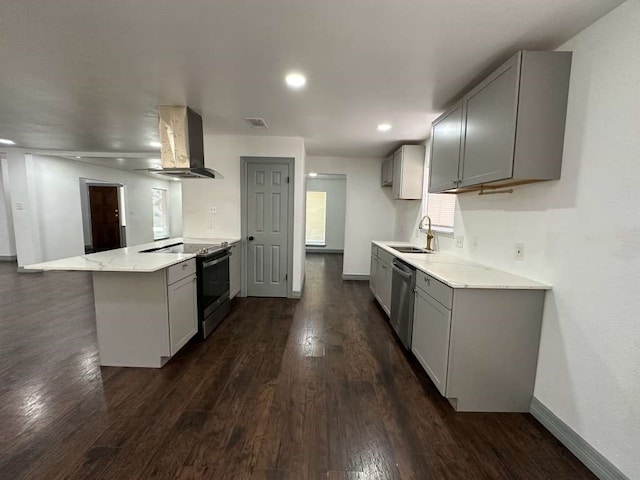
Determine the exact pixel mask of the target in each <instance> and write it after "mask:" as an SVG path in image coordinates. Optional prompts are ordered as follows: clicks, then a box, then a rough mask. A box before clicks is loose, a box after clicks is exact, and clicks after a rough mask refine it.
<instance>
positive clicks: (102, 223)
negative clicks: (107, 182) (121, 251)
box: [89, 186, 120, 252]
mask: <svg viewBox="0 0 640 480" xmlns="http://www.w3.org/2000/svg"><path fill="white" fill-rule="evenodd" d="M89 205H90V208H91V235H92V236H93V250H94V251H96V252H100V251H102V250H111V249H113V248H120V212H119V208H120V207H119V204H118V187H100V186H90V187H89Z"/></svg>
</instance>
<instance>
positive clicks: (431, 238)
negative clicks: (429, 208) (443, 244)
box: [418, 215, 433, 251]
mask: <svg viewBox="0 0 640 480" xmlns="http://www.w3.org/2000/svg"><path fill="white" fill-rule="evenodd" d="M425 220H428V222H429V228H428V229H427V246H426V249H427V250H430V251H432V250H433V248H432V247H431V242H432V241H433V232H432V231H431V218H429V215H425V216H424V217H422V220H420V224H419V225H418V229H420V230H424V221H425Z"/></svg>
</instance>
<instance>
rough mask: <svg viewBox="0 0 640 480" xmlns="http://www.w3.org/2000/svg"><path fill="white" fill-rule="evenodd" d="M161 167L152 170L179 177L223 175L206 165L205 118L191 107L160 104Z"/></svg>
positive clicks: (215, 176) (220, 176)
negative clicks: (203, 132) (203, 123)
mask: <svg viewBox="0 0 640 480" xmlns="http://www.w3.org/2000/svg"><path fill="white" fill-rule="evenodd" d="M158 118H159V121H160V122H159V123H160V142H161V143H162V150H161V153H160V159H161V160H162V170H160V169H149V171H150V172H154V173H160V174H162V175H171V176H173V177H180V178H223V177H222V175H220V173H218V172H216V171H215V170H212V169H210V168H206V167H205V166H204V141H203V135H202V117H201V116H200V115H198V114H197V113H196V112H194V111H193V110H191V109H190V108H189V107H183V106H173V105H161V106H159V107H158Z"/></svg>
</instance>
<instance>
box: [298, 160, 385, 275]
mask: <svg viewBox="0 0 640 480" xmlns="http://www.w3.org/2000/svg"><path fill="white" fill-rule="evenodd" d="M383 160H384V159H383V158H351V157H350V158H344V157H308V158H307V172H311V171H313V172H317V173H330V174H343V175H346V176H347V208H346V215H345V241H344V261H343V270H342V272H343V275H369V269H370V267H371V249H370V243H371V240H388V239H390V238H393V234H394V215H395V214H394V201H393V200H392V199H391V189H390V188H382V187H381V186H380V175H381V168H382V162H383ZM396 203H397V202H396Z"/></svg>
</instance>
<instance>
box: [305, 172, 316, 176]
mask: <svg viewBox="0 0 640 480" xmlns="http://www.w3.org/2000/svg"><path fill="white" fill-rule="evenodd" d="M307 175H309V176H310V177H317V176H318V174H317V173H316V172H309V173H308V174H307Z"/></svg>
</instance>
